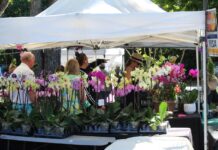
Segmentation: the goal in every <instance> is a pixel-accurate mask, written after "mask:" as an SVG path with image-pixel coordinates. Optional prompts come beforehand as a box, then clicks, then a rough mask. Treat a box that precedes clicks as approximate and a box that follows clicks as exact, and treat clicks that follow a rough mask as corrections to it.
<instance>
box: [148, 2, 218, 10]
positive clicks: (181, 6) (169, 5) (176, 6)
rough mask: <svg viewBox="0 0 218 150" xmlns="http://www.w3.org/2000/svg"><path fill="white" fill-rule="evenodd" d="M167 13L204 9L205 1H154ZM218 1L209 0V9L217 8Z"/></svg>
mask: <svg viewBox="0 0 218 150" xmlns="http://www.w3.org/2000/svg"><path fill="white" fill-rule="evenodd" d="M152 1H153V2H155V3H156V4H158V5H159V6H160V7H161V8H163V9H164V10H166V11H194V10H202V9H203V0H152ZM217 7H218V3H217V0H209V2H208V8H217Z"/></svg>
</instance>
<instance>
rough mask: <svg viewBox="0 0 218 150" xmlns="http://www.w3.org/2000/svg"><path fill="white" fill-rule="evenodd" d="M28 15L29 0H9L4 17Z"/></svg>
mask: <svg viewBox="0 0 218 150" xmlns="http://www.w3.org/2000/svg"><path fill="white" fill-rule="evenodd" d="M29 15H30V0H10V2H9V5H8V8H7V9H6V10H5V12H4V14H3V16H4V17H19V16H29Z"/></svg>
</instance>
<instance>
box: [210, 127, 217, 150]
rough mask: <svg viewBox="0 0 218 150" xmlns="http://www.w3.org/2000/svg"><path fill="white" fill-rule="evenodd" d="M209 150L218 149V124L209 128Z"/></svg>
mask: <svg viewBox="0 0 218 150" xmlns="http://www.w3.org/2000/svg"><path fill="white" fill-rule="evenodd" d="M208 139H209V150H217V149H218V124H217V125H216V126H208Z"/></svg>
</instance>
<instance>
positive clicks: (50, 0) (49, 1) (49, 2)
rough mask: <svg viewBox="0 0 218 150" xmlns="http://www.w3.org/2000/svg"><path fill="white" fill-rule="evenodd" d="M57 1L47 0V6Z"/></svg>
mask: <svg viewBox="0 0 218 150" xmlns="http://www.w3.org/2000/svg"><path fill="white" fill-rule="evenodd" d="M56 1H57V0H48V4H49V6H50V5H52V4H53V3H54V2H56Z"/></svg>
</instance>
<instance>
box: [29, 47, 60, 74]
mask: <svg viewBox="0 0 218 150" xmlns="http://www.w3.org/2000/svg"><path fill="white" fill-rule="evenodd" d="M33 53H34V55H35V57H36V64H37V67H36V68H34V72H35V74H36V76H39V75H40V73H41V72H42V71H43V70H44V71H45V72H49V73H54V72H55V69H56V68H57V66H59V65H60V64H61V49H60V48H53V49H45V50H44V52H43V51H42V50H40V51H33Z"/></svg>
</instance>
